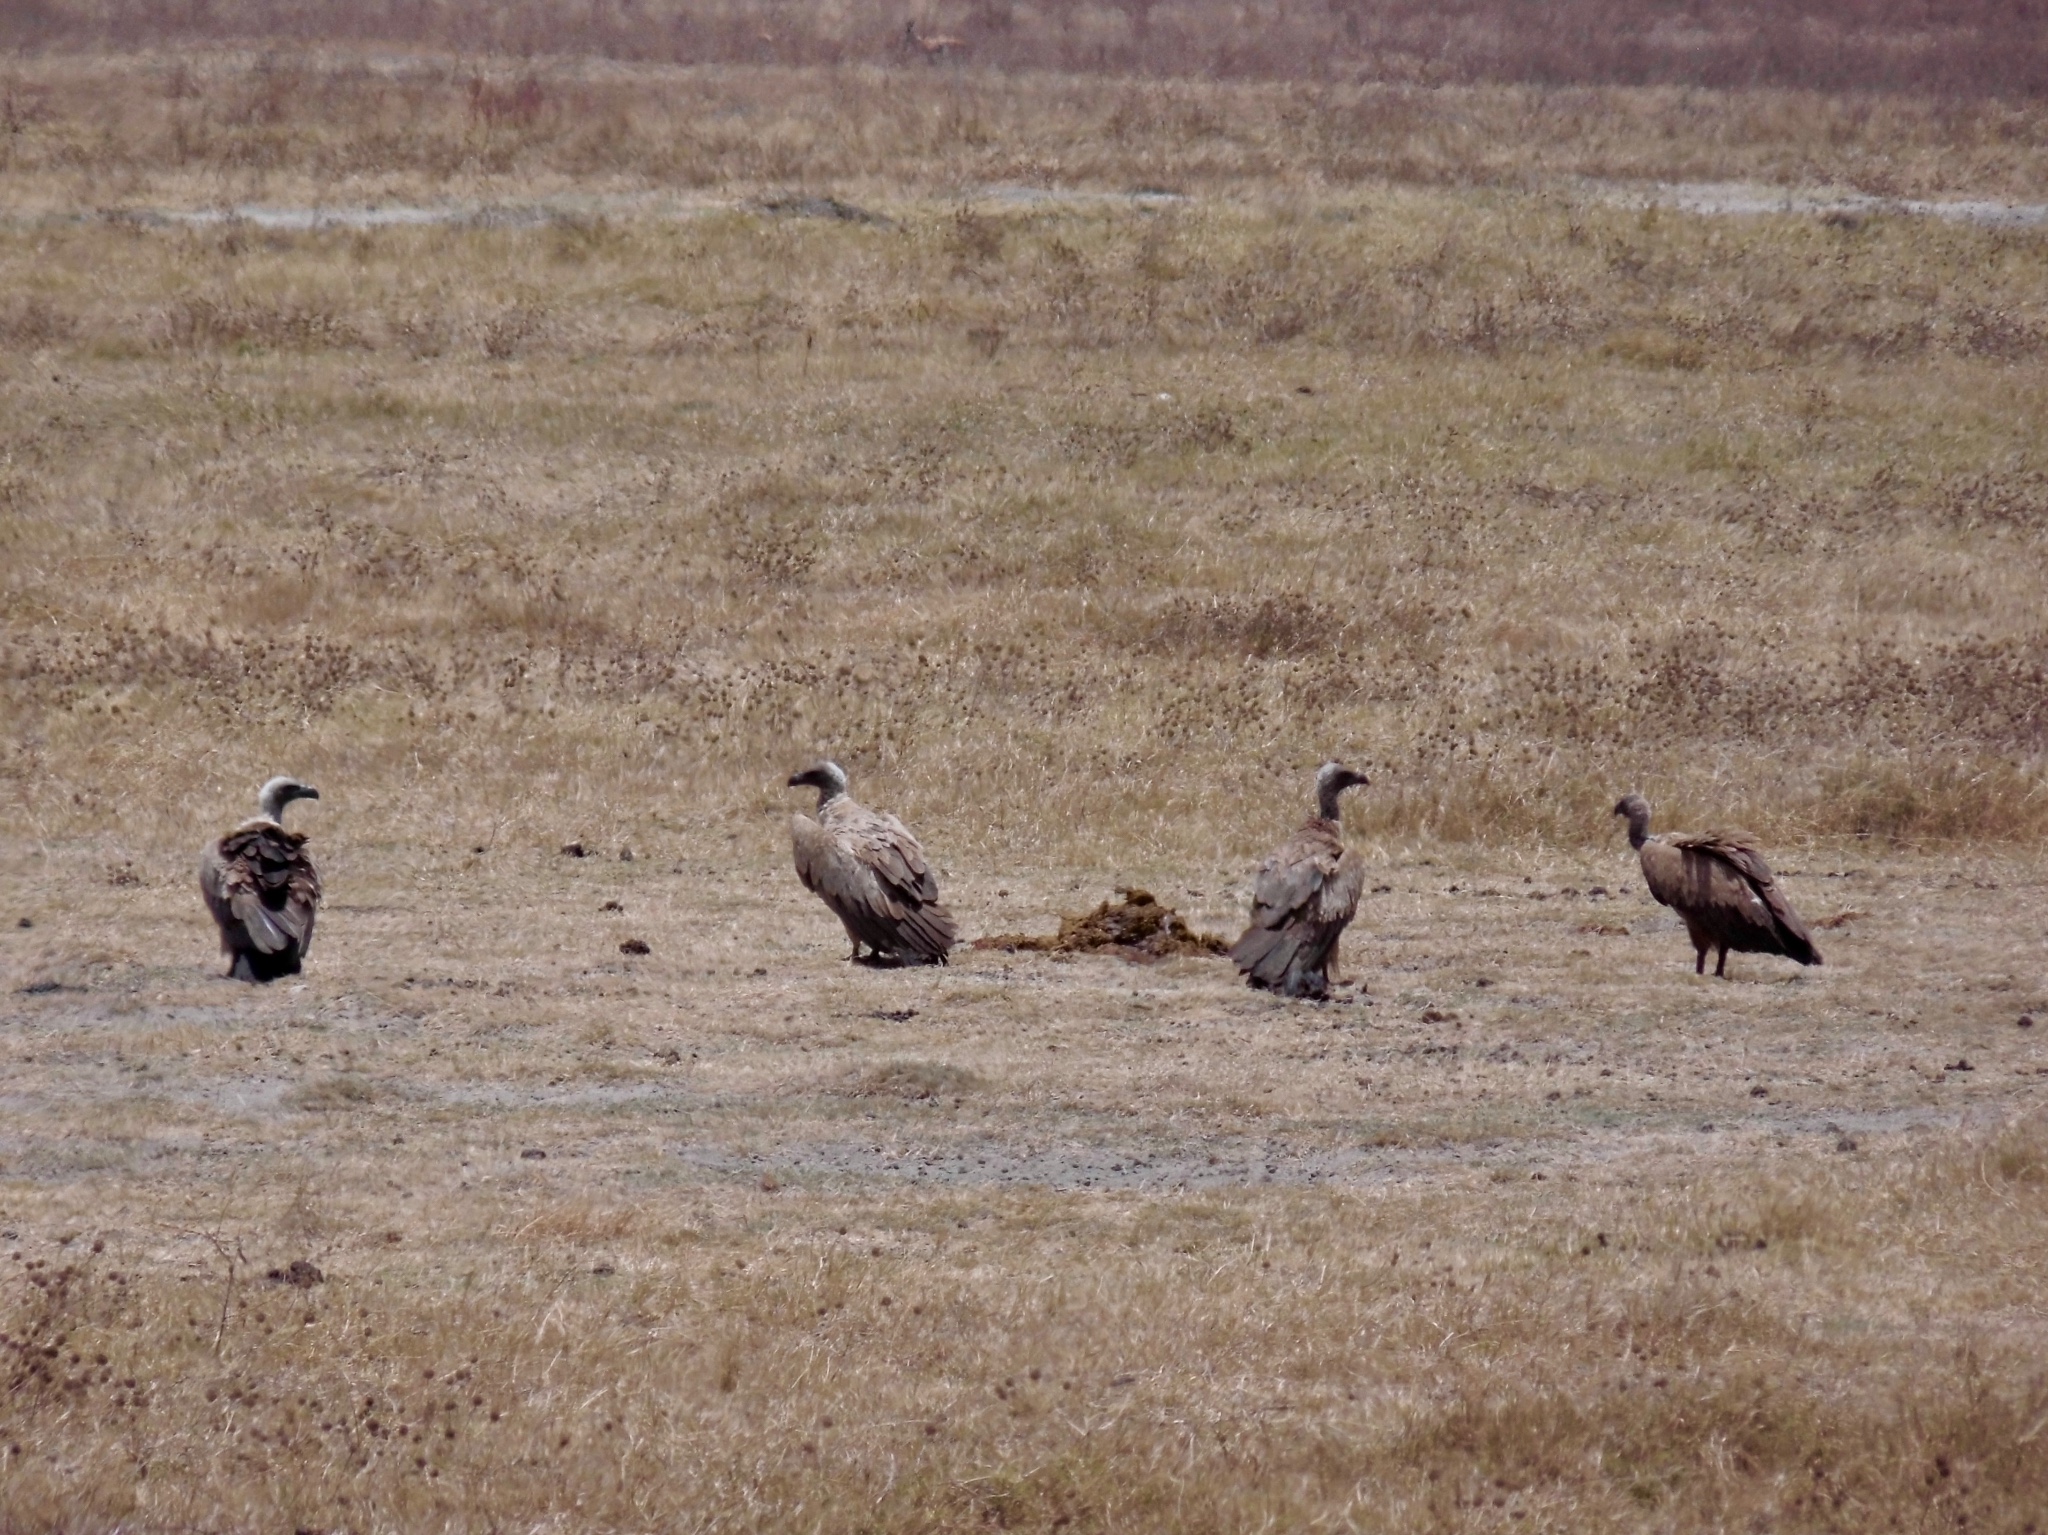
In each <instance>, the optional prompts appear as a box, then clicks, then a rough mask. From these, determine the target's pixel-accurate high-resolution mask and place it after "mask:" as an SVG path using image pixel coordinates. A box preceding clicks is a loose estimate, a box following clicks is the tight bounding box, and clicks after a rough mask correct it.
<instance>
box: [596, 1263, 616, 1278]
mask: <svg viewBox="0 0 2048 1535" xmlns="http://www.w3.org/2000/svg"><path fill="white" fill-rule="evenodd" d="M590 1272H591V1273H593V1274H595V1275H596V1276H597V1277H598V1278H599V1279H609V1278H611V1277H612V1275H614V1274H616V1273H617V1272H618V1270H617V1269H615V1268H613V1267H612V1266H611V1265H610V1264H609V1263H593V1264H592V1265H591V1266H590Z"/></svg>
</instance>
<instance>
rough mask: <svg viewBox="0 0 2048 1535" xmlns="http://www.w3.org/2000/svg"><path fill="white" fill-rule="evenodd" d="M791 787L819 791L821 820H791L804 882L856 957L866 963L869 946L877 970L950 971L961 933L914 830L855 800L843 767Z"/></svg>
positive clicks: (814, 770)
mask: <svg viewBox="0 0 2048 1535" xmlns="http://www.w3.org/2000/svg"><path fill="white" fill-rule="evenodd" d="M789 786H790V787H791V788H792V789H796V788H803V787H810V788H814V789H816V790H817V791H818V818H817V819H816V820H815V821H814V820H812V819H811V818H810V817H809V816H807V815H803V814H801V813H799V814H797V815H793V816H791V817H790V819H789V834H790V841H791V842H792V843H793V844H794V845H795V848H796V875H797V878H798V879H800V880H802V881H803V882H804V888H805V889H806V890H808V891H810V892H812V893H813V894H814V895H816V896H817V897H818V899H820V900H821V901H823V902H824V903H825V904H826V905H827V906H829V907H831V908H832V913H833V915H834V916H836V917H838V918H839V920H840V922H841V924H842V925H844V927H845V928H846V936H847V937H848V938H851V939H852V940H853V954H852V956H851V958H852V959H853V960H854V961H855V962H856V963H857V962H859V960H860V957H861V956H860V951H861V946H862V945H863V944H865V945H866V946H867V948H868V949H869V951H870V953H871V957H872V959H873V961H874V962H875V963H877V964H889V965H943V964H944V963H945V962H946V951H947V950H949V949H950V948H952V947H953V940H954V939H955V937H957V936H958V933H959V929H958V928H957V927H955V926H954V923H953V916H952V913H950V912H948V911H947V910H946V908H945V907H943V906H941V905H940V904H939V881H938V879H937V877H936V876H935V875H934V874H933V873H932V870H931V865H930V864H928V863H926V862H925V857H924V849H923V848H921V847H919V846H918V845H917V838H915V837H913V836H912V835H911V834H910V828H909V827H907V826H905V825H904V824H903V823H902V822H901V821H899V820H897V819H896V817H894V816H893V815H877V814H876V813H875V812H874V811H872V810H870V809H868V808H867V807H866V806H865V805H862V804H860V803H859V802H857V801H856V800H854V799H853V798H851V797H850V796H849V795H848V794H847V792H846V769H844V768H842V767H841V766H840V765H839V764H838V763H836V762H818V763H813V764H812V765H811V766H810V767H807V768H805V769H804V770H803V771H802V772H801V773H793V774H791V775H790V780H789Z"/></svg>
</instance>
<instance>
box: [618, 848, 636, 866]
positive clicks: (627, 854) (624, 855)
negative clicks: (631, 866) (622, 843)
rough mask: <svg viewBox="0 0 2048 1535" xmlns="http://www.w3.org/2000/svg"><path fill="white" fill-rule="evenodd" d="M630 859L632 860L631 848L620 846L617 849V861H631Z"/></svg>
mask: <svg viewBox="0 0 2048 1535" xmlns="http://www.w3.org/2000/svg"><path fill="white" fill-rule="evenodd" d="M632 861H633V850H632V849H631V848H629V847H622V848H620V849H619V862H620V863H631V862H632Z"/></svg>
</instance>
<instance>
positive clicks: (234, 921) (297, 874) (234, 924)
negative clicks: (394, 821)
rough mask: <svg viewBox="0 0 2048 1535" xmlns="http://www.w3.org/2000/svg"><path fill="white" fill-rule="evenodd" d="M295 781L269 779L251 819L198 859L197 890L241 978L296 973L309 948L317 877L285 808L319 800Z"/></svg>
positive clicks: (232, 970)
mask: <svg viewBox="0 0 2048 1535" xmlns="http://www.w3.org/2000/svg"><path fill="white" fill-rule="evenodd" d="M319 797H320V791H319V790H318V789H315V788H314V787H313V786H312V785H310V784H303V783H300V782H299V781H298V780H297V779H296V778H273V779H271V780H270V782H269V783H267V784H265V785H264V786H263V791H262V793H261V794H259V795H258V796H257V799H256V809H257V813H256V816H255V819H253V820H248V821H244V822H243V823H242V824H241V825H240V826H237V827H236V828H235V829H234V830H233V831H231V832H229V833H228V834H227V835H226V836H225V837H222V838H221V839H220V840H219V841H217V842H213V843H209V844H208V846H207V848H206V851H205V852H203V853H202V854H200V855H199V892H200V894H201V895H203V896H205V897H206V909H207V910H208V911H210V912H212V913H213V920H214V922H215V923H216V924H218V925H219V927H220V947H221V952H222V953H224V954H226V955H228V956H229V957H230V958H231V959H232V961H233V963H232V964H231V965H230V967H229V969H228V974H229V975H230V976H232V977H233V978H234V979H236V980H238V981H274V980H276V979H277V978H278V977H279V976H284V975H297V974H298V973H299V965H300V962H301V961H302V960H304V959H305V957H306V951H307V950H308V949H310V948H311V947H312V946H313V913H314V910H315V908H317V907H318V906H319V904H320V874H319V871H318V870H316V869H315V868H314V867H313V860H312V859H311V858H309V857H307V856H306V834H305V833H304V832H296V831H286V830H285V829H284V807H285V806H286V805H288V804H290V803H291V802H292V801H293V800H295V799H318V798H319Z"/></svg>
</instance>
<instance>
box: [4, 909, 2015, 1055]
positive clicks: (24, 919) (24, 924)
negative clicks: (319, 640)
mask: <svg viewBox="0 0 2048 1535" xmlns="http://www.w3.org/2000/svg"><path fill="white" fill-rule="evenodd" d="M21 925H22V926H23V927H27V926H28V918H26V917H23V918H22V919H21ZM2019 1026H2020V1027H2021V1028H2023V1029H2031V1028H2032V1027H2033V1026H2034V1015H2033V1014H2032V1013H2021V1014H2020V1023H2019Z"/></svg>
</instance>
